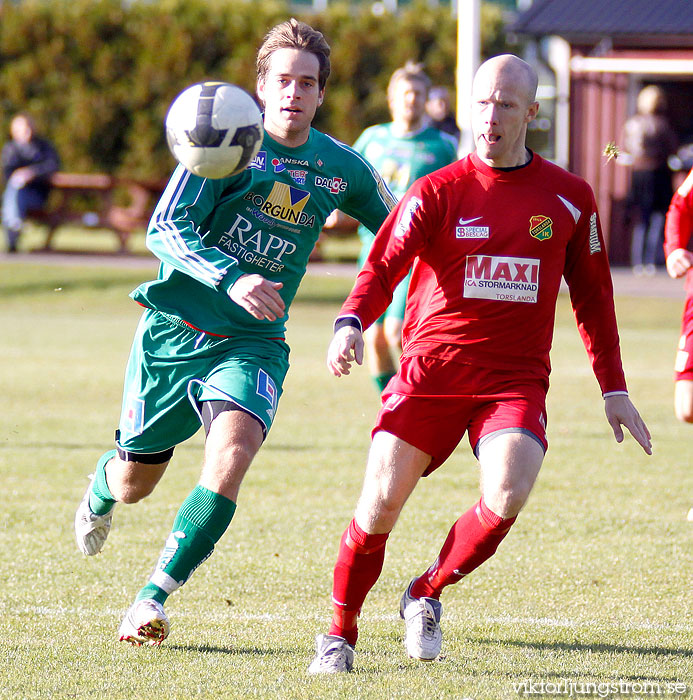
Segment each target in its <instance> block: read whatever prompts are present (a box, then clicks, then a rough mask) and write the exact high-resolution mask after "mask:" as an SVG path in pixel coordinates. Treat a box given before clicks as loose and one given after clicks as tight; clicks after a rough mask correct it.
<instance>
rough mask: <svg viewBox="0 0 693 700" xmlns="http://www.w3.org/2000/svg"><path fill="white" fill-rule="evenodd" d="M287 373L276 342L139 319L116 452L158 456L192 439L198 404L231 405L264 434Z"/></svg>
mask: <svg viewBox="0 0 693 700" xmlns="http://www.w3.org/2000/svg"><path fill="white" fill-rule="evenodd" d="M288 369H289V347H288V345H287V344H286V343H285V342H284V341H283V340H280V339H274V338H261V337H256V336H235V337H232V338H219V337H216V336H211V335H208V334H206V333H201V332H199V331H196V330H193V329H191V328H190V327H188V326H186V325H185V324H183V323H181V322H179V321H177V320H175V319H171V318H169V317H167V316H165V315H163V314H161V313H159V312H157V311H153V310H151V309H147V311H145V312H144V314H143V315H142V318H141V319H140V323H139V325H138V326H137V331H136V332H135V338H134V340H133V343H132V350H131V351H130V359H129V361H128V366H127V370H126V373H125V387H124V390H123V408H122V413H121V416H120V424H119V436H118V445H119V446H120V447H121V448H122V449H123V450H125V451H128V452H139V453H145V454H152V453H158V452H163V451H165V450H167V449H169V448H171V447H173V446H175V445H177V444H179V443H181V442H183V441H184V440H187V439H188V438H190V437H192V436H193V435H194V434H195V433H196V432H197V431H198V429H199V428H200V425H201V424H202V417H201V405H202V402H203V401H213V400H221V401H233V402H234V403H236V404H238V405H239V406H240V407H241V408H242V409H244V410H245V411H247V412H248V413H250V414H251V415H253V416H254V417H255V418H257V419H258V420H259V421H260V423H261V424H262V425H263V427H264V432H265V434H266V433H267V431H269V429H270V427H271V426H272V421H273V420H274V416H275V413H276V411H277V405H278V403H279V397H280V396H281V394H282V384H283V382H284V377H285V376H286V373H287V371H288Z"/></svg>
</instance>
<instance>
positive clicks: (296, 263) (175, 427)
mask: <svg viewBox="0 0 693 700" xmlns="http://www.w3.org/2000/svg"><path fill="white" fill-rule="evenodd" d="M329 55H330V48H329V46H328V45H327V43H326V42H325V39H324V38H323V36H322V34H321V33H320V32H317V31H315V30H313V29H312V28H311V27H309V26H308V25H306V24H304V23H301V22H297V21H296V20H295V19H291V20H289V21H287V22H284V23H282V24H279V25H277V26H276V27H274V28H273V29H272V30H270V32H269V33H268V34H267V36H266V37H265V40H264V42H263V44H262V46H261V47H260V50H259V52H258V56H257V73H258V77H257V94H258V96H259V98H260V101H261V102H262V103H263V106H264V110H265V111H264V127H265V138H264V140H263V146H262V150H261V151H260V152H259V153H258V156H257V157H256V158H255V160H254V161H253V162H252V163H251V165H250V166H249V167H248V169H247V170H246V171H244V172H243V173H242V174H240V175H238V176H236V177H233V178H226V179H221V180H208V179H205V178H200V177H197V176H195V175H193V174H191V173H189V172H188V171H186V170H185V169H183V168H182V167H181V166H179V167H178V168H177V169H176V170H175V171H174V173H173V175H172V176H171V180H170V181H169V184H168V186H167V188H166V190H165V192H164V194H163V195H162V198H161V200H160V202H159V204H158V205H157V208H156V210H155V212H154V214H153V216H152V220H151V222H150V224H149V229H148V231H147V245H148V247H149V248H150V250H152V251H153V252H154V253H155V254H156V255H157V257H159V258H160V259H161V261H162V262H161V266H160V268H159V275H158V278H157V279H156V280H153V281H151V282H147V283H145V284H142V285H141V286H140V287H138V288H137V289H136V290H135V291H134V292H133V293H132V297H133V298H134V299H135V301H137V302H138V303H140V304H141V305H142V306H144V307H145V312H144V314H143V316H142V318H141V320H140V323H139V326H138V329H137V332H136V334H135V339H134V341H133V345H132V351H131V355H130V360H129V362H128V367H127V370H126V376H125V387H124V392H123V406H122V413H121V418H120V423H119V430H118V431H117V432H116V449H115V450H110V451H109V452H106V453H105V454H104V455H103V456H102V457H101V459H100V460H99V462H98V464H97V467H96V472H95V474H94V477H93V479H92V481H91V483H90V486H89V488H88V489H87V492H86V493H85V495H84V498H83V499H82V502H81V503H80V506H79V508H78V509H77V513H76V515H75V534H76V538H77V544H78V546H79V549H80V550H81V551H82V552H83V553H84V554H86V555H94V554H97V553H98V552H100V551H101V549H102V548H103V545H104V543H105V541H106V538H107V536H108V533H109V530H110V527H111V519H112V514H113V509H114V507H115V504H116V503H117V502H124V503H135V502H137V501H139V500H141V499H142V498H144V497H146V496H148V495H149V494H150V493H151V492H152V491H153V490H154V488H155V486H156V485H157V483H158V482H159V480H160V479H161V477H162V476H163V474H164V471H165V469H166V467H167V466H168V464H169V461H170V459H171V456H172V454H173V450H174V448H175V446H176V445H177V444H179V443H181V442H183V441H184V440H186V439H188V438H189V437H191V436H192V435H193V434H194V433H195V432H197V430H198V429H199V427H200V425H203V426H204V428H205V432H206V435H207V437H206V443H205V457H204V464H203V467H202V474H201V477H200V481H199V483H198V485H197V486H196V487H195V488H194V489H193V491H192V492H191V493H190V495H189V496H188V498H187V499H186V500H185V501H184V502H183V504H182V506H181V508H180V509H179V511H178V514H177V515H176V518H175V520H174V523H173V527H172V529H171V534H170V535H169V536H168V539H167V540H166V543H165V546H164V549H163V551H162V553H161V556H160V558H159V560H158V563H157V565H156V568H155V570H154V573H153V574H152V576H151V578H150V580H149V582H148V583H147V584H146V585H145V586H144V588H142V589H141V591H140V592H139V594H138V595H137V598H136V600H135V602H134V603H133V605H132V606H131V608H130V609H129V610H128V613H127V615H126V616H125V618H124V619H123V622H122V624H121V626H120V630H119V639H120V640H121V641H126V642H129V643H131V644H135V645H141V644H160V643H161V642H162V641H163V640H164V639H165V638H166V636H167V635H168V632H169V627H170V626H169V621H168V618H167V616H166V614H165V612H164V609H163V604H164V602H165V601H166V599H167V597H168V596H169V595H170V594H171V593H172V592H173V591H175V590H176V589H177V588H179V587H180V586H181V585H182V584H183V583H185V581H186V580H187V579H188V578H189V576H190V575H191V574H192V572H193V571H194V570H195V569H196V568H197V567H198V566H199V565H200V564H201V563H202V562H203V561H204V560H205V559H207V558H208V557H209V556H210V555H211V553H212V551H213V549H214V545H215V543H216V542H217V541H218V540H219V538H220V537H221V536H222V534H223V533H224V532H225V530H226V528H227V527H228V525H229V523H230V522H231V518H232V517H233V514H234V512H235V509H236V500H237V496H238V491H239V488H240V485H241V481H242V480H243V477H244V475H245V473H246V471H247V470H248V468H249V466H250V463H251V461H252V459H253V457H254V456H255V454H256V453H257V451H258V450H259V448H260V446H261V445H262V442H263V441H264V439H265V437H266V435H267V432H268V430H269V429H270V427H271V425H272V421H273V419H274V415H275V412H276V410H277V403H278V400H279V397H280V396H281V393H282V382H283V380H284V376H285V375H286V372H287V370H288V367H289V362H288V357H289V349H288V346H287V344H286V342H285V340H284V330H285V324H286V321H287V318H288V309H289V306H290V304H291V301H292V300H293V298H294V295H295V293H296V290H297V288H298V285H299V283H300V281H301V279H302V277H303V275H304V274H305V271H306V265H307V263H308V256H309V255H310V253H311V251H312V249H313V247H314V245H315V242H316V240H317V238H318V235H319V233H320V230H321V229H322V226H323V223H324V221H325V219H326V218H327V216H328V214H329V213H330V212H331V211H333V210H334V209H341V210H342V211H345V212H347V213H348V214H350V215H351V216H353V217H355V218H357V219H358V220H359V221H361V222H363V224H364V225H366V226H368V227H369V228H370V229H371V230H373V231H376V230H377V229H378V227H379V226H380V224H381V223H382V221H383V220H384V219H385V217H386V216H387V214H388V212H389V211H390V209H391V208H392V206H393V205H394V199H393V197H392V195H391V193H390V192H389V190H388V188H387V186H386V185H385V184H384V182H383V181H382V178H381V177H380V176H379V175H378V173H377V171H375V170H374V169H373V167H372V166H370V165H369V164H368V163H367V162H366V161H365V160H364V159H363V157H362V156H360V155H359V154H358V153H356V152H355V151H353V150H352V149H351V148H349V147H348V146H345V145H344V144H342V143H340V142H338V141H336V140H335V139H332V138H331V137H329V136H327V135H325V134H322V133H320V132H318V131H316V130H314V129H313V128H312V127H311V123H312V120H313V117H314V116H315V112H316V110H317V108H318V107H319V106H320V104H322V101H323V97H324V94H325V83H326V81H327V77H328V75H329V73H330V59H329Z"/></svg>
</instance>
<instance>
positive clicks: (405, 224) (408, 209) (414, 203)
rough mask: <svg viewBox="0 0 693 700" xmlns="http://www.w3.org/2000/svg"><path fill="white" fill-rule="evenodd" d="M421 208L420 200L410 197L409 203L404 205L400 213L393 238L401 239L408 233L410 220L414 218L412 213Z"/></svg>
mask: <svg viewBox="0 0 693 700" xmlns="http://www.w3.org/2000/svg"><path fill="white" fill-rule="evenodd" d="M420 206H421V200H420V199H419V198H418V197H410V198H409V201H408V202H407V203H406V204H405V205H404V208H403V209H402V213H401V214H400V217H399V221H398V222H397V226H395V236H396V237H397V238H402V236H404V235H406V233H407V231H409V227H410V226H411V220H412V217H413V216H414V212H415V211H416V210H417V209H418V208H419V207H420Z"/></svg>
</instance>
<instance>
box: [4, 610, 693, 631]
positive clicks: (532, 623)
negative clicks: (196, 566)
mask: <svg viewBox="0 0 693 700" xmlns="http://www.w3.org/2000/svg"><path fill="white" fill-rule="evenodd" d="M0 612H2V615H3V617H5V618H12V617H25V616H26V615H36V616H39V617H87V618H93V617H95V616H96V617H114V618H117V619H120V618H121V617H122V616H124V615H125V613H126V612H127V611H126V610H125V609H124V608H101V609H95V608H88V607H74V606H70V607H64V606H59V605H56V606H45V605H24V606H16V605H11V604H8V603H6V602H0ZM172 617H176V618H187V617H194V618H195V619H196V620H203V621H207V622H221V621H224V622H228V620H229V619H234V620H238V621H239V622H289V621H292V620H294V619H295V615H292V614H288V613H287V614H276V613H249V612H235V611H233V610H232V609H231V608H230V609H229V612H228V614H227V615H219V614H218V613H217V614H214V613H203V614H200V613H199V612H194V613H193V612H186V611H185V610H175V611H174V612H173V614H172ZM328 617H329V612H326V611H323V612H321V613H320V614H303V615H302V618H303V619H304V620H310V621H313V622H324V621H325V620H327V619H328ZM363 619H364V620H368V619H370V620H376V621H385V620H395V619H397V620H398V619H399V616H398V615H397V614H396V613H391V614H384V613H370V614H369V613H368V612H365V613H364V615H363ZM445 621H446V622H452V623H456V624H469V619H468V618H466V617H463V616H461V615H456V614H455V613H450V614H447V613H446V615H445ZM473 624H474V626H475V627H478V626H480V625H500V626H504V627H516V626H521V627H549V628H557V629H580V628H587V629H589V628H591V627H594V628H596V629H604V628H608V629H613V630H621V631H624V632H635V631H647V630H661V631H667V632H684V633H686V632H693V624H690V625H684V624H678V625H672V624H666V623H658V622H652V621H648V620H645V621H642V622H613V621H606V620H605V621H601V620H596V619H568V618H552V617H529V616H517V617H516V616H492V615H481V616H479V617H476V618H475V619H474V622H473Z"/></svg>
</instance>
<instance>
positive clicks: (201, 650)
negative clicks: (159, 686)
mask: <svg viewBox="0 0 693 700" xmlns="http://www.w3.org/2000/svg"><path fill="white" fill-rule="evenodd" d="M166 648H167V649H172V650H173V651H185V652H195V653H196V654H230V655H232V656H245V655H248V656H279V655H280V654H284V653H285V652H284V651H283V650H282V649H274V648H264V649H261V648H260V647H217V646H211V645H209V644H187V645H185V644H167V645H166Z"/></svg>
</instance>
